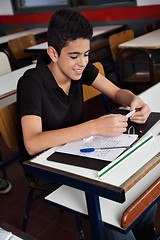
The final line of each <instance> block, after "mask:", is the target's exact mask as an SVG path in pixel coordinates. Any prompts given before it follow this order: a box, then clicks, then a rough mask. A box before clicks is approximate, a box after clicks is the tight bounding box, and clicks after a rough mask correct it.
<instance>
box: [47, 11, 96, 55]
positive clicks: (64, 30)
mask: <svg viewBox="0 0 160 240" xmlns="http://www.w3.org/2000/svg"><path fill="white" fill-rule="evenodd" d="M92 34H93V29H92V26H91V24H90V23H89V21H88V20H87V19H86V18H85V17H84V16H83V15H82V14H81V13H79V12H76V11H73V10H70V9H61V10H59V11H57V12H56V13H54V14H53V16H52V17H51V19H50V22H49V26H48V33H47V37H48V46H52V47H54V48H55V49H56V51H57V53H58V55H60V53H61V50H62V48H64V47H66V46H67V44H68V42H69V41H74V40H76V39H78V38H84V39H89V40H91V38H92Z"/></svg>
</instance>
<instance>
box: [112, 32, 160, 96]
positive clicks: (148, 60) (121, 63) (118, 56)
mask: <svg viewBox="0 0 160 240" xmlns="http://www.w3.org/2000/svg"><path fill="white" fill-rule="evenodd" d="M133 38H134V32H133V30H126V31H123V32H120V33H117V34H114V35H111V36H110V37H109V44H110V49H111V53H112V57H113V64H114V69H115V73H116V76H117V80H118V82H119V85H120V87H124V86H125V87H126V86H128V88H129V89H131V90H132V91H135V92H136V91H137V90H136V89H135V87H136V85H137V84H146V85H148V86H152V85H153V84H154V83H155V82H156V81H158V79H159V77H160V75H159V74H160V72H159V71H154V68H153V58H152V54H151V52H150V51H149V50H147V49H144V48H125V49H122V50H119V49H118V45H119V44H121V43H123V42H126V41H129V40H131V39H133ZM126 64H129V66H130V69H129V67H128V65H127V68H125V66H126ZM142 66H143V68H144V66H145V69H143V70H139V68H140V67H141V68H142ZM136 68H137V69H138V70H136ZM128 69H129V71H128V72H127V70H128ZM146 69H147V70H146ZM148 69H149V71H148ZM124 70H125V71H124ZM126 73H127V76H125V74H126Z"/></svg>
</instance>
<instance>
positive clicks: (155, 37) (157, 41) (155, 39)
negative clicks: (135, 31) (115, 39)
mask: <svg viewBox="0 0 160 240" xmlns="http://www.w3.org/2000/svg"><path fill="white" fill-rule="evenodd" d="M118 47H119V48H126V47H143V48H146V49H159V48H160V29H158V30H155V31H153V32H150V33H147V34H144V35H141V36H139V37H136V38H134V39H132V40H130V41H127V42H124V43H121V44H120V45H119V46H118Z"/></svg>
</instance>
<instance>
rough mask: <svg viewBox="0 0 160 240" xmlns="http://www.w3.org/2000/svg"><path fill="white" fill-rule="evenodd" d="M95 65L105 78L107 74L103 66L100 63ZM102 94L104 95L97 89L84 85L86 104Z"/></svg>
mask: <svg viewBox="0 0 160 240" xmlns="http://www.w3.org/2000/svg"><path fill="white" fill-rule="evenodd" d="M93 64H94V65H95V66H96V67H97V68H98V69H99V72H100V73H101V74H102V75H103V76H105V72H104V69H103V66H102V64H101V63H100V62H96V63H93ZM100 94H102V93H101V92H100V91H98V90H97V89H95V88H93V87H92V86H87V85H83V101H84V102H85V101H87V100H89V99H90V98H93V97H95V96H98V95H100Z"/></svg>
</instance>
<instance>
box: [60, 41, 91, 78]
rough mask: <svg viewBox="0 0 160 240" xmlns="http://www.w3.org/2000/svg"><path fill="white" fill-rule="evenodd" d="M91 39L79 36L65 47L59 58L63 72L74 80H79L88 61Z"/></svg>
mask: <svg viewBox="0 0 160 240" xmlns="http://www.w3.org/2000/svg"><path fill="white" fill-rule="evenodd" d="M89 51H90V40H88V39H83V38H78V39H77V40H74V41H72V42H69V44H68V45H67V46H66V47H64V48H63V49H62V51H61V54H60V56H59V57H58V59H57V67H58V69H59V71H60V72H61V74H62V75H63V76H64V77H66V78H69V79H72V80H79V79H80V78H81V76H82V73H83V70H84V69H85V67H86V65H87V63H88V55H89Z"/></svg>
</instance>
